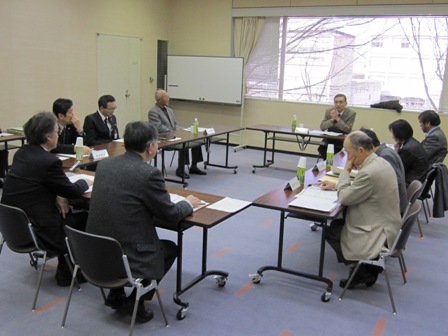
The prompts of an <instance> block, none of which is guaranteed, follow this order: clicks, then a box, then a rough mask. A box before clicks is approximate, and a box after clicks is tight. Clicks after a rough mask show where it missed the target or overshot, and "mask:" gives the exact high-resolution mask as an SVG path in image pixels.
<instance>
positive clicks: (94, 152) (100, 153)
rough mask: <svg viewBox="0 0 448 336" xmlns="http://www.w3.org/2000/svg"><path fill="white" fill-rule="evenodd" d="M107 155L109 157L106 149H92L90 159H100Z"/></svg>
mask: <svg viewBox="0 0 448 336" xmlns="http://www.w3.org/2000/svg"><path fill="white" fill-rule="evenodd" d="M107 157H109V153H108V152H107V149H100V150H95V149H92V159H94V160H101V159H104V158H107Z"/></svg>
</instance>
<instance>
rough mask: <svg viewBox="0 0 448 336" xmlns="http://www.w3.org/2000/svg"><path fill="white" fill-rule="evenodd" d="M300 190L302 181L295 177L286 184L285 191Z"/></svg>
mask: <svg viewBox="0 0 448 336" xmlns="http://www.w3.org/2000/svg"><path fill="white" fill-rule="evenodd" d="M299 188H300V181H299V179H298V178H297V176H295V177H293V178H292V179H290V180H289V181H288V183H286V186H285V189H291V190H292V191H294V190H296V189H299Z"/></svg>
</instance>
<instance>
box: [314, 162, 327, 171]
mask: <svg viewBox="0 0 448 336" xmlns="http://www.w3.org/2000/svg"><path fill="white" fill-rule="evenodd" d="M325 169H327V161H320V162H318V163H316V165H315V166H314V167H313V170H317V171H319V173H320V172H321V171H324V170H325Z"/></svg>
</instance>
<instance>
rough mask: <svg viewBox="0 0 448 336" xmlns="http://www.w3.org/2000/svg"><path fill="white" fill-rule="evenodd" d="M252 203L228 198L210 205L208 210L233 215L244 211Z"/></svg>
mask: <svg viewBox="0 0 448 336" xmlns="http://www.w3.org/2000/svg"><path fill="white" fill-rule="evenodd" d="M251 203H252V202H248V201H242V200H238V199H234V198H230V197H226V198H223V199H222V200H220V201H218V202H216V203H213V204H211V205H209V206H208V207H207V208H209V209H214V210H220V211H225V212H232V213H233V212H236V211H238V210H241V209H243V208H244V207H246V206H248V205H249V204H251Z"/></svg>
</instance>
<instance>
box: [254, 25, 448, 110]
mask: <svg viewBox="0 0 448 336" xmlns="http://www.w3.org/2000/svg"><path fill="white" fill-rule="evenodd" d="M447 43H448V20H447V19H446V18H437V17H412V18H402V17H400V18H390V17H388V18H364V17H363V18H360V17H343V18H334V17H331V18H295V17H282V18H278V17H277V18H267V19H266V20H265V26H264V28H263V31H262V33H261V36H260V39H259V42H258V44H257V48H256V49H255V50H254V53H253V55H252V56H251V58H250V59H249V62H248V65H247V66H246V80H247V83H246V84H247V92H246V96H247V97H253V98H265V99H279V100H287V101H298V102H316V103H329V102H331V101H332V99H333V96H334V95H335V94H336V93H339V92H343V93H345V94H346V95H347V97H348V99H349V100H350V103H351V105H358V106H368V105H370V104H373V103H378V102H380V101H385V100H389V99H390V98H393V99H399V100H400V103H401V104H402V105H404V106H405V108H407V109H422V108H430V109H434V110H436V111H437V110H438V109H439V108H438V104H439V101H440V98H441V95H442V92H443V88H444V86H443V83H444V74H445V65H446V61H447V57H446V54H447V45H448V44H447ZM447 112H448V111H447Z"/></svg>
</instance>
